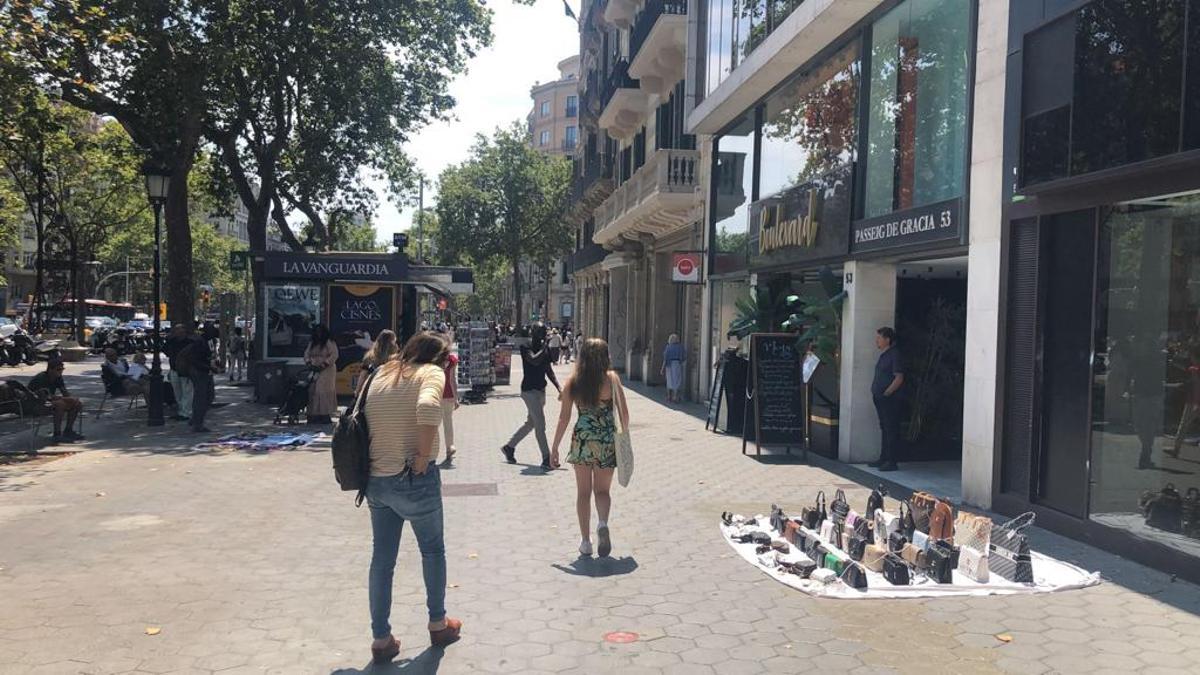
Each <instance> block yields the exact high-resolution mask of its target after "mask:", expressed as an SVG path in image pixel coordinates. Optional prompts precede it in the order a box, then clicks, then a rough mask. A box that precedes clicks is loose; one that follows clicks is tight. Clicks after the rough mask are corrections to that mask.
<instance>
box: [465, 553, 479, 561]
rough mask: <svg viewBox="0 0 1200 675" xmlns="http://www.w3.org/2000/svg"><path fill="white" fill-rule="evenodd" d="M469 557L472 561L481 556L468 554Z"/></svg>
mask: <svg viewBox="0 0 1200 675" xmlns="http://www.w3.org/2000/svg"><path fill="white" fill-rule="evenodd" d="M467 557H468V558H470V559H471V560H475V559H476V558H478V557H479V554H478V553H468V554H467Z"/></svg>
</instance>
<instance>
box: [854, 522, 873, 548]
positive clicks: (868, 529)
mask: <svg viewBox="0 0 1200 675" xmlns="http://www.w3.org/2000/svg"><path fill="white" fill-rule="evenodd" d="M854 534H855V535H857V536H858V537H861V538H862V539H864V540H866V542H867V543H868V544H874V543H875V523H874V522H872V521H871V520H869V519H867V518H863V519H861V520H859V521H858V523H857V524H855V526H854Z"/></svg>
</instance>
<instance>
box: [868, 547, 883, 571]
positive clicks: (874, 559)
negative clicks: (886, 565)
mask: <svg viewBox="0 0 1200 675" xmlns="http://www.w3.org/2000/svg"><path fill="white" fill-rule="evenodd" d="M886 555H887V550H886V549H884V548H883V547H882V546H877V545H875V544H867V546H866V548H864V549H863V556H862V564H863V567H865V568H867V569H869V570H871V571H872V572H882V571H883V558H884V556H886Z"/></svg>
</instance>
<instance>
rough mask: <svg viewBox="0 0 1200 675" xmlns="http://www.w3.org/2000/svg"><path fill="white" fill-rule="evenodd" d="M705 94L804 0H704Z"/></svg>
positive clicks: (714, 87)
mask: <svg viewBox="0 0 1200 675" xmlns="http://www.w3.org/2000/svg"><path fill="white" fill-rule="evenodd" d="M704 1H705V2H706V3H707V4H706V5H705V10H706V13H705V22H706V24H707V25H706V27H705V42H706V43H707V44H706V45H705V77H704V93H705V94H708V93H711V92H712V91H713V90H714V89H716V88H717V87H718V86H720V84H721V83H722V82H724V81H725V78H726V77H728V76H729V73H731V72H733V69H734V68H737V67H738V65H739V64H740V63H742V61H745V60H746V57H747V56H749V55H750V53H751V52H752V51H754V49H755V47H757V46H758V45H760V44H762V41H763V40H765V39H766V38H767V36H768V35H770V34H771V31H773V30H775V29H776V28H777V27H779V25H780V24H781V23H783V21H784V19H786V18H787V17H788V15H790V14H791V13H792V10H794V9H796V7H798V6H799V5H801V4H802V3H803V2H804V0H704Z"/></svg>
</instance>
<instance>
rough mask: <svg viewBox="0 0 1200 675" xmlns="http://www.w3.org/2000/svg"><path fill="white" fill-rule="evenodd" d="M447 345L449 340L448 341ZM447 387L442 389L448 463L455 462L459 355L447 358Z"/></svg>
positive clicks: (443, 423)
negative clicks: (455, 419) (455, 412)
mask: <svg viewBox="0 0 1200 675" xmlns="http://www.w3.org/2000/svg"><path fill="white" fill-rule="evenodd" d="M446 342H447V344H449V340H448V339H447V341H446ZM444 370H445V371H446V386H445V387H443V388H442V435H443V436H444V437H445V439H444V440H445V443H446V461H447V462H451V461H453V460H454V453H456V452H458V450H457V449H456V448H455V447H454V411H455V410H458V382H457V378H458V354H455V353H454V352H449V353H448V354H447V356H446V366H445V368H444Z"/></svg>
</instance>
